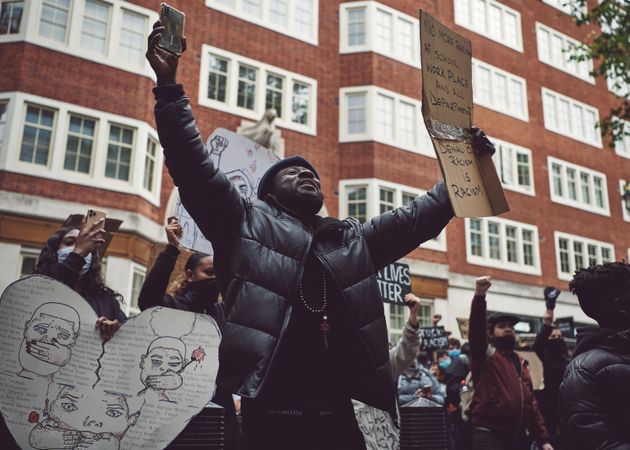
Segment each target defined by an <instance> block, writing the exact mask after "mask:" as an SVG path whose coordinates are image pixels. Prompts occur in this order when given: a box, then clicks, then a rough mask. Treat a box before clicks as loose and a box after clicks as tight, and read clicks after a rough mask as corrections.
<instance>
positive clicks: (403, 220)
mask: <svg viewBox="0 0 630 450" xmlns="http://www.w3.org/2000/svg"><path fill="white" fill-rule="evenodd" d="M452 217H453V207H452V206H451V201H450V199H449V197H448V192H447V190H446V185H445V184H444V182H443V181H440V182H439V183H437V184H436V185H435V186H433V188H432V189H431V190H430V191H429V192H427V193H426V194H424V195H421V196H419V197H418V198H416V199H415V200H414V201H413V202H412V203H411V205H409V206H405V207H401V208H396V209H394V210H392V211H388V212H386V213H383V214H381V215H379V216H376V217H374V218H373V219H371V220H368V221H367V222H365V223H364V224H363V233H364V235H365V239H366V242H367V244H368V247H369V249H370V252H371V254H372V260H373V262H374V266H375V267H374V268H375V270H379V269H381V268H383V267H385V266H387V265H388V264H391V263H393V262H395V261H397V260H399V259H400V258H402V257H403V256H405V255H407V254H408V253H409V252H411V251H412V250H414V249H415V248H417V247H418V246H419V245H420V244H422V243H423V242H425V241H427V240H429V239H433V238H434V237H436V236H437V235H438V234H440V231H442V229H444V227H445V226H446V224H447V223H448V222H449V221H450V220H451V218H452Z"/></svg>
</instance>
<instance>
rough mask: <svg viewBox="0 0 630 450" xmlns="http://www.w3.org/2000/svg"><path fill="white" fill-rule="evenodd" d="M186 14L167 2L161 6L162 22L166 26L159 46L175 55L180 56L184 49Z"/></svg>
mask: <svg viewBox="0 0 630 450" xmlns="http://www.w3.org/2000/svg"><path fill="white" fill-rule="evenodd" d="M185 19H186V16H185V15H184V13H183V12H181V11H178V10H177V9H175V8H173V7H172V6H170V5H169V4H167V3H162V5H161V6H160V22H162V26H163V27H164V31H163V32H162V36H161V38H160V42H158V47H160V48H161V49H163V50H166V51H167V52H169V53H172V54H173V55H176V56H180V55H181V54H182V51H183V46H182V37H183V36H184V20H185Z"/></svg>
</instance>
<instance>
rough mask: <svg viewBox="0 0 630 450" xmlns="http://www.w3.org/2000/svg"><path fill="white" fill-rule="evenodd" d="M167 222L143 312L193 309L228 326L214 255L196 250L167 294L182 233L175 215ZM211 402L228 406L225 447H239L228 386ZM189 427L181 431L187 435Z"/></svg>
mask: <svg viewBox="0 0 630 450" xmlns="http://www.w3.org/2000/svg"><path fill="white" fill-rule="evenodd" d="M167 222H168V224H167V225H166V228H165V229H166V239H167V240H168V245H167V246H166V248H165V249H164V251H163V252H162V253H160V255H159V256H158V258H157V260H156V261H155V264H154V265H153V268H152V269H151V271H150V272H149V274H148V275H147V277H146V278H145V281H144V284H143V285H142V289H141V290H140V295H139V296H138V305H139V306H140V310H141V311H144V310H145V309H147V308H151V307H152V306H163V307H166V308H173V309H179V310H183V311H191V312H195V313H200V314H207V315H209V316H211V317H212V318H213V319H214V320H215V321H216V322H217V326H218V327H219V329H220V330H221V331H223V327H224V325H225V313H224V310H223V303H219V302H217V299H218V297H219V288H218V287H217V279H216V277H215V275H214V265H213V261H212V256H210V255H206V254H204V253H199V252H195V253H193V254H192V255H191V256H190V257H189V258H188V260H187V261H186V265H185V266H184V273H183V278H182V279H181V280H178V281H175V289H174V291H173V292H172V294H169V293H167V288H168V282H169V279H170V277H171V274H172V273H173V269H174V268H175V263H176V262H177V258H178V256H179V254H180V251H179V245H180V243H179V236H181V234H182V227H181V225H180V224H179V222H178V220H177V218H176V217H169V218H168V219H167ZM212 401H213V402H214V403H216V404H218V405H221V406H223V407H224V408H225V421H226V423H225V425H226V428H225V448H226V449H227V450H234V449H236V448H237V447H238V438H239V436H238V435H239V430H238V422H237V419H236V409H235V407H234V402H233V400H232V394H231V393H230V392H229V391H226V390H225V389H221V388H219V389H217V391H216V394H215V396H214V398H213V399H212ZM185 433H186V430H184V431H183V432H182V434H185Z"/></svg>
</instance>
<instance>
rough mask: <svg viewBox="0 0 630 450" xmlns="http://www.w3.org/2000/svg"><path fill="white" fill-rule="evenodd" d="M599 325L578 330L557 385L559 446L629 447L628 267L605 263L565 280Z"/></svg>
mask: <svg viewBox="0 0 630 450" xmlns="http://www.w3.org/2000/svg"><path fill="white" fill-rule="evenodd" d="M569 288H570V289H571V292H573V293H574V294H576V295H577V296H578V300H579V302H580V307H581V308H582V309H583V310H584V312H585V313H586V315H588V316H589V317H592V318H593V319H595V320H596V321H597V323H599V327H586V328H580V329H578V334H577V346H576V348H575V353H574V358H573V360H572V361H571V363H570V364H569V367H568V368H567V371H566V372H565V374H564V380H563V382H562V386H561V387H560V416H561V421H562V431H563V437H564V440H565V445H564V446H563V448H567V449H571V450H580V449H584V450H586V449H589V450H590V449H624V450H629V449H630V382H629V380H630V265H629V264H627V263H624V262H615V263H605V264H603V265H596V266H591V267H589V268H586V269H582V270H580V271H578V272H576V274H575V276H574V277H573V280H572V281H571V282H570V283H569Z"/></svg>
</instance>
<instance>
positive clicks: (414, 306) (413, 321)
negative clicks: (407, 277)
mask: <svg viewBox="0 0 630 450" xmlns="http://www.w3.org/2000/svg"><path fill="white" fill-rule="evenodd" d="M403 300H404V301H405V305H407V306H408V307H409V324H410V325H411V326H412V327H414V328H416V327H417V326H418V309H419V308H420V299H419V298H418V297H417V296H415V295H413V294H412V293H411V292H409V293H408V294H405V296H404V297H403Z"/></svg>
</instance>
